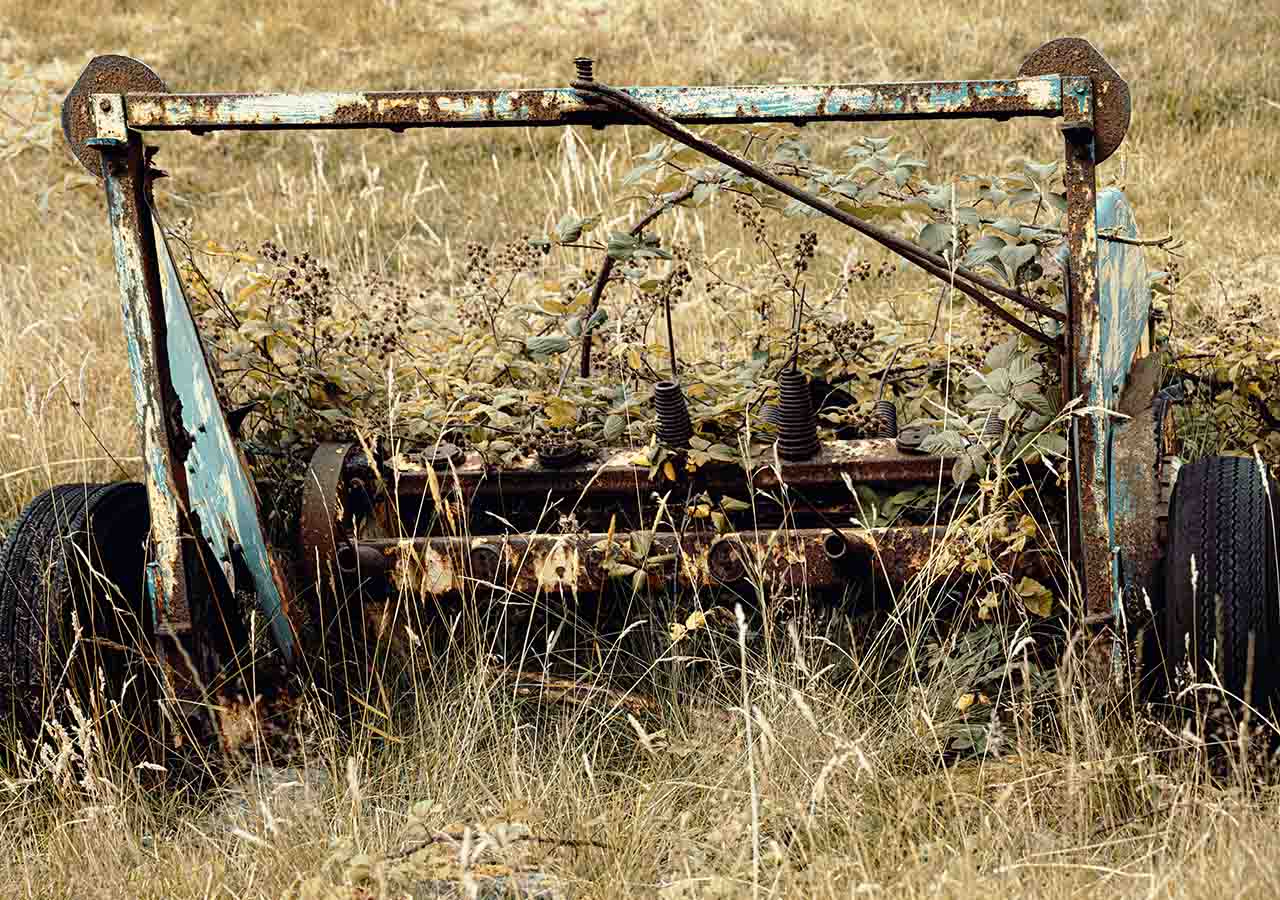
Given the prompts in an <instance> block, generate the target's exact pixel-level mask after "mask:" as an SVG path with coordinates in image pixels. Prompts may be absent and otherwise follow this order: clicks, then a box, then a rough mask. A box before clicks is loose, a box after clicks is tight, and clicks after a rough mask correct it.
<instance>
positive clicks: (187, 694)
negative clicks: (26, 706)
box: [92, 105, 209, 740]
mask: <svg viewBox="0 0 1280 900" xmlns="http://www.w3.org/2000/svg"><path fill="white" fill-rule="evenodd" d="M100 112H101V114H102V116H103V117H110V116H112V115H113V113H115V112H118V107H112V106H111V105H108V106H107V107H106V108H105V109H101V110H100ZM117 121H118V120H117ZM107 125H108V127H104V128H103V129H102V132H101V133H102V134H103V136H102V137H99V138H95V139H92V146H93V147H95V148H96V149H97V150H99V151H100V152H101V154H102V162H101V171H102V174H103V182H104V187H105V190H106V196H107V211H108V217H109V219H110V222H111V237H112V245H113V251H114V256H115V262H116V274H117V277H118V278H119V281H120V292H121V307H122V308H121V311H122V321H123V324H124V333H125V345H126V348H127V350H128V356H129V373H130V380H131V382H132V384H133V392H134V401H135V407H136V413H137V421H138V428H139V431H140V432H141V436H142V449H143V460H144V466H145V469H146V478H145V481H146V487H147V503H148V506H149V508H150V512H151V548H152V558H151V560H150V561H149V562H148V564H147V572H146V579H145V583H146V586H147V599H148V602H149V605H150V607H151V616H152V620H153V623H154V627H155V633H156V636H157V639H158V640H157V642H158V644H159V647H158V650H159V653H160V656H161V659H162V660H163V662H164V665H163V667H162V677H163V680H164V682H165V684H166V686H167V692H168V697H169V699H170V700H171V701H174V705H173V706H172V707H170V706H168V705H166V710H167V711H168V712H171V713H173V714H174V715H175V716H176V721H175V723H174V724H175V728H176V729H177V730H178V734H179V736H178V737H176V738H175V740H180V739H181V734H182V732H183V731H185V730H186V729H188V728H190V727H192V726H191V724H190V717H191V716H194V715H198V713H199V711H200V710H202V709H204V700H203V690H202V688H201V683H202V681H203V679H204V677H206V676H207V675H208V674H209V673H207V672H203V671H200V666H199V662H198V659H200V658H201V654H200V653H199V652H196V653H194V654H193V653H192V652H191V651H192V650H194V649H197V646H198V645H199V643H200V641H201V639H202V637H203V636H202V635H199V634H197V633H196V630H195V629H194V628H193V616H192V608H191V597H190V590H191V581H190V577H189V576H190V575H191V569H192V566H193V565H195V566H198V565H199V557H198V554H194V553H191V552H189V550H190V549H191V548H190V547H189V545H188V541H187V539H186V534H187V531H188V529H187V523H186V515H185V508H186V488H187V486H186V480H185V478H186V473H185V471H184V470H183V467H182V466H181V465H180V464H178V463H177V461H176V460H177V456H178V455H179V448H177V447H175V446H174V444H173V440H172V433H171V431H170V422H169V410H170V409H171V405H170V404H171V401H172V397H173V386H172V384H171V382H170V381H169V380H168V378H167V377H166V375H167V373H168V371H169V368H168V365H169V361H168V358H167V349H166V344H165V321H164V318H163V315H162V314H161V309H162V307H161V304H160V302H159V296H160V285H159V273H158V269H157V263H156V256H155V247H156V245H155V241H154V234H153V233H152V220H151V216H150V214H149V212H148V203H147V184H146V161H145V152H146V151H145V148H144V147H143V145H142V140H141V137H140V136H139V135H138V134H136V133H126V134H125V136H124V137H123V138H120V137H117V136H116V135H117V134H119V133H121V131H122V130H123V129H121V131H117V130H115V129H113V128H111V127H110V123H107ZM183 720H186V721H187V724H178V722H181V721H183ZM195 730H196V731H197V733H199V731H200V727H199V726H195Z"/></svg>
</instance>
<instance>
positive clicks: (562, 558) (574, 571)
mask: <svg viewBox="0 0 1280 900" xmlns="http://www.w3.org/2000/svg"><path fill="white" fill-rule="evenodd" d="M578 571H579V564H578V548H577V547H576V546H575V545H574V544H573V543H571V542H570V541H569V540H566V539H563V538H562V539H560V540H558V541H556V542H555V544H553V545H552V547H551V552H549V553H548V554H547V555H546V556H545V557H543V560H542V564H541V565H539V566H538V587H540V588H542V590H544V591H547V592H551V591H559V590H569V591H574V590H576V589H577V585H578Z"/></svg>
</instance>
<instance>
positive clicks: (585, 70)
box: [573, 56, 596, 81]
mask: <svg viewBox="0 0 1280 900" xmlns="http://www.w3.org/2000/svg"><path fill="white" fill-rule="evenodd" d="M595 65H596V61H595V60H594V59H592V58H591V57H589V56H579V57H577V58H576V59H574V61H573V67H574V69H575V70H577V73H578V81H595V80H596V76H595Z"/></svg>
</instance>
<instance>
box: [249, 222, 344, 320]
mask: <svg viewBox="0 0 1280 900" xmlns="http://www.w3.org/2000/svg"><path fill="white" fill-rule="evenodd" d="M262 256H263V258H264V259H266V260H267V261H268V262H269V263H271V265H272V266H273V267H274V269H275V272H274V273H273V282H274V283H273V285H272V287H273V289H274V291H275V296H276V298H277V299H278V300H279V301H280V302H282V303H283V304H285V306H286V307H289V308H291V309H293V310H294V311H296V313H297V321H298V324H299V325H301V326H302V327H303V328H304V329H306V330H312V329H314V328H315V327H316V326H317V325H318V324H319V323H320V322H323V321H327V320H328V319H330V318H331V317H332V316H333V276H332V274H331V273H330V272H329V267H328V266H323V265H321V264H320V263H319V262H318V261H317V260H315V259H314V258H312V256H311V254H310V253H308V252H303V253H301V254H299V255H296V256H294V255H292V254H290V253H289V251H288V250H286V249H284V248H283V247H280V246H278V245H277V244H275V243H274V242H273V241H265V242H264V243H263V245H262Z"/></svg>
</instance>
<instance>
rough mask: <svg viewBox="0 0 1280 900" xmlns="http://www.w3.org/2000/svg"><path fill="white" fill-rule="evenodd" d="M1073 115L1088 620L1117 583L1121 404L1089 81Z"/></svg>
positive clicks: (1082, 539) (1070, 173) (1070, 232)
mask: <svg viewBox="0 0 1280 900" xmlns="http://www.w3.org/2000/svg"><path fill="white" fill-rule="evenodd" d="M1070 82H1071V91H1070V93H1069V95H1068V96H1069V98H1070V105H1071V110H1070V111H1069V112H1068V113H1066V114H1064V117H1063V131H1062V133H1063V139H1064V144H1065V148H1066V167H1065V170H1064V172H1063V184H1064V186H1065V188H1066V193H1067V254H1068V263H1067V304H1068V305H1067V309H1068V313H1069V318H1068V322H1067V355H1068V356H1070V358H1071V365H1070V367H1069V368H1068V369H1067V371H1066V375H1067V377H1068V379H1069V381H1068V383H1067V384H1066V385H1065V388H1066V390H1065V394H1064V396H1067V397H1075V398H1079V399H1080V400H1081V401H1082V402H1083V404H1084V406H1085V411H1084V412H1083V413H1082V414H1081V415H1077V416H1074V417H1072V420H1071V433H1070V435H1071V444H1072V447H1071V450H1072V454H1071V457H1072V464H1073V467H1074V471H1073V472H1072V476H1073V477H1072V478H1071V480H1070V488H1071V490H1070V499H1069V502H1070V503H1071V505H1072V507H1073V512H1074V513H1075V515H1074V516H1073V517H1072V520H1073V521H1074V523H1075V528H1074V529H1073V532H1074V533H1073V535H1072V537H1073V539H1074V544H1075V545H1074V546H1073V547H1072V548H1071V550H1072V561H1073V563H1074V567H1075V569H1076V572H1077V574H1078V576H1079V577H1080V579H1081V583H1082V587H1083V589H1084V595H1085V597H1086V598H1087V604H1088V611H1089V612H1090V613H1102V612H1109V611H1111V609H1112V607H1113V604H1114V602H1115V598H1116V584H1115V577H1114V569H1113V560H1112V552H1111V540H1110V533H1111V529H1110V524H1109V522H1108V503H1107V493H1108V484H1107V472H1108V453H1109V449H1108V446H1107V439H1106V435H1107V416H1108V414H1109V412H1110V410H1112V409H1113V408H1114V402H1113V401H1114V400H1116V399H1118V398H1113V397H1108V396H1104V392H1103V381H1102V380H1101V379H1100V377H1099V374H1100V372H1101V369H1102V358H1101V354H1102V343H1103V342H1102V322H1101V317H1100V315H1099V309H1098V227H1097V175H1096V161H1095V158H1094V135H1093V130H1092V128H1091V127H1090V126H1089V123H1090V122H1091V121H1092V108H1093V89H1092V82H1091V80H1090V79H1089V78H1087V77H1077V78H1071V79H1070Z"/></svg>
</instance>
